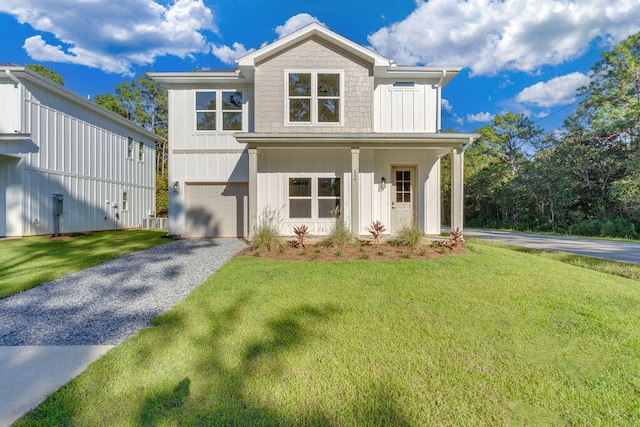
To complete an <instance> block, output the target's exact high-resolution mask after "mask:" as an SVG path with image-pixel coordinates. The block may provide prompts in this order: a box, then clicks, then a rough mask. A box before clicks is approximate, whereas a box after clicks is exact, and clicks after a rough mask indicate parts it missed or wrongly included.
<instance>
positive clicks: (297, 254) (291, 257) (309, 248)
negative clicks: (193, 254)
mask: <svg viewBox="0 0 640 427" xmlns="http://www.w3.org/2000/svg"><path fill="white" fill-rule="evenodd" d="M305 246H306V247H305V248H299V247H297V245H296V242H295V241H290V242H288V245H287V247H286V248H285V249H283V250H282V251H279V250H275V249H274V250H260V251H257V250H255V249H253V248H247V249H245V250H243V251H242V252H240V254H239V255H238V256H257V257H261V258H266V259H274V260H282V261H324V262H337V261H353V260H358V259H362V260H372V261H394V260H401V259H433V258H438V257H441V256H446V255H451V254H462V253H465V252H468V251H469V249H468V248H466V247H465V246H464V244H463V243H461V244H459V245H457V246H456V247H453V248H448V247H441V246H436V245H433V246H432V245H420V246H418V247H417V248H409V247H402V246H395V245H392V244H390V243H380V244H377V245H374V244H371V243H369V242H363V243H361V244H360V245H359V246H352V247H345V248H335V247H331V246H325V245H322V244H319V243H316V244H306V245H305Z"/></svg>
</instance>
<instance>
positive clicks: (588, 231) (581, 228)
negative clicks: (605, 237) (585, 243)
mask: <svg viewBox="0 0 640 427" xmlns="http://www.w3.org/2000/svg"><path fill="white" fill-rule="evenodd" d="M601 227H602V225H601V223H600V221H598V220H597V219H585V220H582V221H580V222H576V223H575V224H571V225H570V226H569V234H575V235H578V236H599V235H600V229H601Z"/></svg>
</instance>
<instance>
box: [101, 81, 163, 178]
mask: <svg viewBox="0 0 640 427" xmlns="http://www.w3.org/2000/svg"><path fill="white" fill-rule="evenodd" d="M115 92H116V94H115V95H112V94H109V93H105V94H103V95H97V96H95V97H94V100H95V102H96V103H98V104H99V105H102V106H103V107H105V108H107V109H109V110H111V111H113V112H115V113H118V114H120V115H121V116H122V117H124V118H126V119H129V120H131V121H132V122H134V123H137V124H139V125H140V126H143V127H145V128H146V129H148V130H150V131H152V132H155V133H156V134H158V135H160V136H163V137H165V138H166V137H167V133H168V132H167V123H168V122H167V120H168V106H167V92H166V91H165V90H164V89H162V88H160V87H159V86H158V84H157V83H156V82H155V81H154V80H152V79H151V78H149V76H148V74H146V73H145V74H144V75H141V76H138V78H137V79H135V80H132V81H131V82H130V83H127V82H123V83H122V84H120V85H117V86H116V89H115ZM167 160H168V147H167V144H165V143H162V144H159V145H158V146H157V147H156V170H157V171H158V173H160V175H161V176H162V177H165V176H166V164H167Z"/></svg>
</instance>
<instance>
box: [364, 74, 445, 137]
mask: <svg viewBox="0 0 640 427" xmlns="http://www.w3.org/2000/svg"><path fill="white" fill-rule="evenodd" d="M397 82H400V83H402V84H405V83H413V86H407V85H402V84H400V85H394V83H397ZM437 83H438V82H437V81H433V82H428V81H424V80H422V81H420V80H412V79H406V78H405V79H402V78H400V79H397V80H396V81H394V80H382V81H379V82H378V81H377V82H376V87H375V93H374V98H375V104H374V105H375V121H374V123H375V125H374V130H375V131H376V132H436V131H437V130H438V129H437V117H438V115H437V99H438V98H437V97H438V89H437V88H436V87H435V85H436V84H437Z"/></svg>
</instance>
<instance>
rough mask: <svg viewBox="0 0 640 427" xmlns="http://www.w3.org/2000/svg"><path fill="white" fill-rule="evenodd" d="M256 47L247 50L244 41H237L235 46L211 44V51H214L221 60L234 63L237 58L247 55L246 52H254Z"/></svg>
mask: <svg viewBox="0 0 640 427" xmlns="http://www.w3.org/2000/svg"><path fill="white" fill-rule="evenodd" d="M254 50H255V49H253V48H251V49H249V50H247V48H245V47H244V45H243V44H242V43H238V42H235V43H234V44H233V47H229V46H226V45H224V46H215V45H212V46H211V53H213V54H214V55H215V56H216V57H217V58H218V59H219V60H220V61H222V62H224V63H225V64H234V63H235V61H236V59H238V58H241V57H243V56H245V55H246V54H248V53H250V52H253V51H254Z"/></svg>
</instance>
